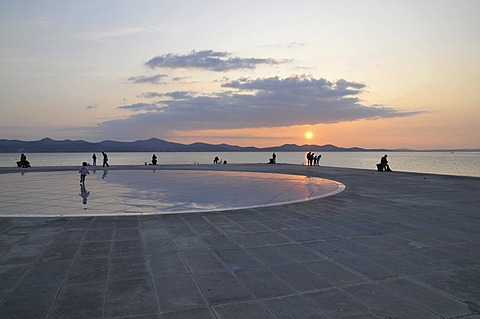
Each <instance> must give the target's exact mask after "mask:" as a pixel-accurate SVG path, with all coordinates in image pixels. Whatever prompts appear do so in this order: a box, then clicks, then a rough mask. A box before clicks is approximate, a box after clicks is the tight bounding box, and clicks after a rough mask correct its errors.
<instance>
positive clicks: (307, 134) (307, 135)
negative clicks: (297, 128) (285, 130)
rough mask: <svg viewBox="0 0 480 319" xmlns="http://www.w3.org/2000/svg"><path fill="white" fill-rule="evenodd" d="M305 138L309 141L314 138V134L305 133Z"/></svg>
mask: <svg viewBox="0 0 480 319" xmlns="http://www.w3.org/2000/svg"><path fill="white" fill-rule="evenodd" d="M305 137H306V138H307V139H309V140H311V139H312V138H313V133H312V132H307V133H305Z"/></svg>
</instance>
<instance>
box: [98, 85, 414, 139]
mask: <svg viewBox="0 0 480 319" xmlns="http://www.w3.org/2000/svg"><path fill="white" fill-rule="evenodd" d="M223 87H224V88H228V89H230V90H228V91H226V92H222V93H218V94H214V95H209V96H204V95H195V94H193V93H192V92H186V91H179V92H171V93H166V94H164V97H169V98H170V99H166V100H163V101H161V102H158V103H151V104H146V103H138V104H133V105H128V106H122V107H120V108H121V109H128V110H132V111H144V112H143V113H140V114H135V115H132V116H130V117H128V118H126V119H121V120H113V121H108V122H104V123H102V124H101V125H99V126H98V128H97V129H99V130H101V131H102V132H117V133H118V132H122V134H126V135H128V134H133V135H135V134H136V133H137V132H138V130H139V128H142V130H143V131H145V132H149V133H148V134H150V135H152V134H153V133H155V134H168V132H171V131H175V130H200V129H238V128H257V127H282V126H290V125H306V124H309V125H314V124H321V123H336V122H345V121H355V120H360V119H377V118H393V117H405V116H411V115H414V114H418V113H419V112H402V111H400V110H397V109H394V108H389V107H383V106H381V107H378V106H365V105H363V104H362V103H361V101H360V99H359V98H358V95H359V94H360V93H362V92H363V90H364V88H365V85H364V84H361V83H356V82H349V81H346V80H338V81H336V82H330V81H327V80H325V79H315V78H312V77H306V76H292V77H288V78H279V77H271V78H260V79H248V78H242V79H238V80H235V81H230V82H225V83H224V84H223ZM145 111H147V112H145ZM148 134H147V135H148Z"/></svg>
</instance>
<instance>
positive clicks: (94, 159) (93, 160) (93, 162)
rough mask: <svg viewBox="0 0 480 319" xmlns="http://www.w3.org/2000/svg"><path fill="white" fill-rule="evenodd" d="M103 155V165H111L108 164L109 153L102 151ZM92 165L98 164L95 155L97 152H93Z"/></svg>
mask: <svg viewBox="0 0 480 319" xmlns="http://www.w3.org/2000/svg"><path fill="white" fill-rule="evenodd" d="M102 156H103V167H105V166H106V167H109V166H110V165H108V155H107V153H105V152H102ZM92 166H97V155H95V153H93V155H92Z"/></svg>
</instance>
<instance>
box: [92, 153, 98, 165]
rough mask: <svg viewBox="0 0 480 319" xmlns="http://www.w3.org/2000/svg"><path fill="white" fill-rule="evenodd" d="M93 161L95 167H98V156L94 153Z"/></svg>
mask: <svg viewBox="0 0 480 319" xmlns="http://www.w3.org/2000/svg"><path fill="white" fill-rule="evenodd" d="M92 160H93V164H92V165H93V166H97V155H95V153H93V155H92Z"/></svg>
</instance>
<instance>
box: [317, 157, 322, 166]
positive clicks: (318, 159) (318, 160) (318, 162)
mask: <svg viewBox="0 0 480 319" xmlns="http://www.w3.org/2000/svg"><path fill="white" fill-rule="evenodd" d="M321 157H322V155H318V156H317V166H320V158H321Z"/></svg>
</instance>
